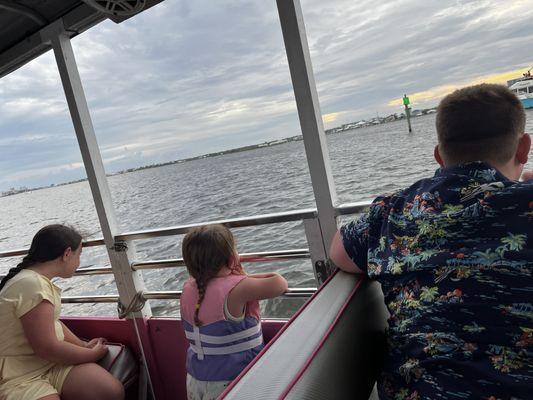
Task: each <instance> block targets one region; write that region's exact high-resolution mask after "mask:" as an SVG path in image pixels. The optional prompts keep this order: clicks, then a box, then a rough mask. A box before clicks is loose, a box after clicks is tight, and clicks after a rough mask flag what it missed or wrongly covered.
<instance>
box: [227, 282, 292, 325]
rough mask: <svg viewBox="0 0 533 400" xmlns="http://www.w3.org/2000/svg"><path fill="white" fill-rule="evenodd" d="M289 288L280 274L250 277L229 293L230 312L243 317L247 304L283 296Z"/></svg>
mask: <svg viewBox="0 0 533 400" xmlns="http://www.w3.org/2000/svg"><path fill="white" fill-rule="evenodd" d="M287 288H288V285H287V281H286V280H285V278H283V277H282V276H281V275H280V274H277V273H270V274H255V275H249V276H247V277H246V278H244V279H243V280H242V281H240V282H239V283H238V284H237V286H235V287H234V288H233V289H232V290H231V292H229V294H228V310H229V312H230V314H231V315H234V316H239V315H242V312H243V310H244V306H245V305H246V303H247V302H249V301H252V300H264V299H271V298H273V297H277V296H281V295H282V294H283V293H285V292H286V291H287Z"/></svg>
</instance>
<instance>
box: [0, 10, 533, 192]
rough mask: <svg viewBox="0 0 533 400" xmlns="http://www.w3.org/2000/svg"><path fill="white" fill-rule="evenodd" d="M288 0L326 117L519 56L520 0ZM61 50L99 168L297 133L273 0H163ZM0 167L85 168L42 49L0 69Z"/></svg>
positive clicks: (512, 69)
mask: <svg viewBox="0 0 533 400" xmlns="http://www.w3.org/2000/svg"><path fill="white" fill-rule="evenodd" d="M301 2H302V8H303V10H304V17H305V23H306V29H307V34H308V41H309V46H310V49H311V58H312V62H313V68H314V71H315V77H316V83H317V87H318V92H319V99H320V105H321V110H322V114H323V120H324V124H325V127H326V128H331V127H334V126H338V125H340V124H342V123H346V122H350V121H354V120H358V119H361V118H365V117H372V116H375V115H376V113H379V114H380V115H386V114H389V113H392V112H397V111H401V106H400V100H399V99H400V97H401V96H402V95H403V93H408V94H410V97H411V100H412V102H413V103H414V107H415V108H422V107H429V106H434V105H436V104H437V102H438V100H439V99H440V98H441V97H442V96H443V95H444V94H446V93H448V92H450V91H451V90H453V89H454V88H456V87H459V86H463V85H467V84H471V83H474V82H482V81H488V82H504V81H505V80H507V79H510V78H513V77H517V76H519V75H520V74H521V73H522V72H524V71H525V70H527V69H528V68H529V66H530V65H532V64H533V56H532V54H533V52H532V50H533V29H532V28H531V26H532V25H531V22H532V21H533V8H532V7H531V2H530V1H529V0H522V1H520V0H508V1H505V2H502V1H501V0H455V1H451V0H387V1H385V2H379V1H375V0H371V1H370V0H357V1H355V0H351V1H348V0H339V1H333V0H330V1H323V0H301ZM73 47H74V51H75V54H76V57H77V62H78V66H79V69H80V74H81V77H82V81H83V84H84V88H85V91H86V95H87V99H88V103H89V108H90V110H91V113H92V118H93V123H94V126H95V130H96V134H97V137H98V141H99V144H100V148H101V151H102V156H103V159H104V163H105V167H106V171H107V172H109V173H112V172H115V171H118V170H121V169H125V168H129V167H135V166H140V165H146V164H151V163H157V162H164V161H170V160H175V159H180V158H185V157H190V156H195V155H200V154H204V153H208V152H212V151H218V150H223V149H229V148H234V147H240V146H244V145H249V144H254V143H261V142H264V141H269V140H274V139H279V138H282V137H288V136H294V135H297V134H300V128H299V124H298V118H297V114H296V105H295V103H294V96H293V93H292V86H291V82H290V76H289V71H288V65H287V60H286V55H285V50H284V47H283V40H282V36H281V29H280V26H279V21H278V16H277V11H276V8H275V2H274V1H273V0H271V1H264V0H224V1H209V0H179V1H178V0H166V1H165V2H163V3H162V4H159V5H158V6H156V7H153V8H152V9H150V10H147V11H146V12H144V13H142V14H140V15H138V16H136V17H134V18H132V19H130V20H128V21H126V22H124V23H122V24H120V25H117V24H114V23H113V22H110V21H106V22H104V23H101V24H100V25H98V26H96V27H94V28H93V29H91V30H89V31H87V32H85V33H83V34H81V35H80V36H78V37H77V38H75V39H74V40H73ZM0 170H1V171H2V173H1V175H0V191H1V190H6V189H8V188H10V187H20V186H30V187H33V186H40V185H48V184H50V183H58V182H64V181H68V180H73V179H79V178H82V177H85V172H84V170H83V166H82V163H81V155H80V153H79V150H78V147H77V142H76V140H75V135H74V132H73V128H72V123H71V121H70V117H69V113H68V109H67V105H66V101H65V99H64V97H63V92H62V88H61V85H60V82H59V75H58V72H57V68H56V66H55V62H54V59H53V55H52V54H51V53H48V54H46V55H44V56H42V57H40V58H39V59H37V60H34V61H32V62H31V63H29V64H27V65H26V66H24V67H23V68H21V69H19V70H18V71H16V72H14V73H12V74H10V75H9V76H7V77H5V78H3V79H2V80H0Z"/></svg>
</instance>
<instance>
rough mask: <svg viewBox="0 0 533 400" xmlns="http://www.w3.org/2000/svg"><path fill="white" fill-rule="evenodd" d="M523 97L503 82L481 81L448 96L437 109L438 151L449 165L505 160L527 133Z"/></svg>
mask: <svg viewBox="0 0 533 400" xmlns="http://www.w3.org/2000/svg"><path fill="white" fill-rule="evenodd" d="M525 124H526V115H525V112H524V108H523V106H522V103H521V102H520V100H519V99H518V98H517V97H516V96H515V95H514V94H513V92H511V91H510V90H509V89H507V88H506V87H505V86H503V85H495V84H486V83H484V84H481V85H475V86H469V87H465V88H462V89H459V90H456V91H455V92H453V93H451V94H449V95H447V96H446V97H445V98H444V99H442V101H441V102H440V104H439V106H438V108H437V121H436V125H437V135H438V140H439V152H440V154H441V157H442V158H443V159H444V162H445V163H446V164H448V165H455V164H460V163H466V162H470V161H486V162H492V163H497V164H500V163H506V162H507V161H509V160H510V159H511V158H512V157H513V156H514V153H515V152H516V148H517V146H518V140H519V137H520V135H521V134H522V133H524V129H525Z"/></svg>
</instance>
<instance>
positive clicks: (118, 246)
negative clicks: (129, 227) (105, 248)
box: [110, 241, 128, 252]
mask: <svg viewBox="0 0 533 400" xmlns="http://www.w3.org/2000/svg"><path fill="white" fill-rule="evenodd" d="M110 249H111V250H114V251H117V252H123V251H128V243H126V242H124V241H116V242H115V244H113V246H111V247H110Z"/></svg>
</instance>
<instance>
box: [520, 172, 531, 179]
mask: <svg viewBox="0 0 533 400" xmlns="http://www.w3.org/2000/svg"><path fill="white" fill-rule="evenodd" d="M520 180H521V181H530V180H533V171H523V172H522V177H521V178H520Z"/></svg>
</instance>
